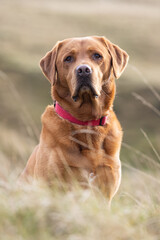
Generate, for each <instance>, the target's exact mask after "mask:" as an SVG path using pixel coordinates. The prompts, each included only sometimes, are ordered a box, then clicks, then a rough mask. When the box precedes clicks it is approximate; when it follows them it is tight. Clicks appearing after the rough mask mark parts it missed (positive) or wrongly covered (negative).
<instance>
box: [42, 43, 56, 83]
mask: <svg viewBox="0 0 160 240" xmlns="http://www.w3.org/2000/svg"><path fill="white" fill-rule="evenodd" d="M58 46H59V42H58V43H57V44H56V45H55V46H54V47H53V49H52V50H51V51H50V52H48V53H46V55H45V56H44V57H43V58H42V59H41V61H40V67H41V69H42V72H43V74H44V75H45V76H46V78H47V79H48V80H49V81H50V83H51V85H52V86H53V85H54V84H55V82H56V72H57V71H56V58H57V52H58Z"/></svg>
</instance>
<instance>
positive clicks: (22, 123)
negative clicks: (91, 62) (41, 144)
mask: <svg viewBox="0 0 160 240" xmlns="http://www.w3.org/2000/svg"><path fill="white" fill-rule="evenodd" d="M159 22H160V16H159V1H156V0H152V1H151V0H148V1H105V0H101V1H91V0H88V1H81V2H79V1H71V0H69V1H64V0H60V1H51V0H47V1H42V0H35V1H30V0H29V1H23V0H21V1H20V0H14V1H12V2H11V1H9V0H5V1H4V0H2V1H1V8H0V23H1V24H0V45H1V48H0V116H1V122H0V164H1V168H0V239H4V240H13V239H14V240H23V239H25V240H26V239H28V240H32V239H34V240H35V239H38V240H41V239H43V240H45V239H46V240H50V239H56V240H57V239H60V240H61V239H67V240H81V239H86V240H89V239H100V240H103V239H105V240H106V239H109V240H117V239H119V240H132V239H133V240H134V239H138V240H139V239H140V240H141V239H145V240H159V239H160V230H159V229H160V205H159V202H160V190H159V189H160V177H159V170H160V162H159V159H160V157H159V156H160V155H159V101H160V97H159V90H160V85H159V75H160V69H159V62H158V61H159V54H160V53H159V49H160V45H159V37H160V30H159ZM153 31H154V34H152V33H153ZM85 35H105V36H106V37H108V38H109V39H110V40H111V41H113V42H114V43H116V44H118V45H120V46H121V47H122V48H124V49H125V50H126V51H127V52H128V53H129V55H130V62H129V65H128V67H127V69H126V71H125V72H124V74H123V75H122V77H121V79H119V80H118V81H117V96H116V99H115V111H116V113H117V115H118V118H119V119H120V122H121V124H122V126H123V129H124V139H123V145H122V151H121V160H122V167H123V174H122V184H121V187H120V190H119V192H118V193H117V195H116V196H115V198H114V200H113V202H112V206H111V209H110V211H109V210H108V208H107V203H106V200H105V199H104V198H103V196H102V195H101V194H100V193H99V192H98V191H97V190H96V191H95V192H94V191H93V189H92V188H91V187H90V186H89V187H88V189H85V190H84V189H82V188H81V187H80V186H76V187H73V188H72V189H70V190H67V189H66V188H64V189H63V190H62V189H60V188H59V184H57V185H56V186H55V188H54V189H48V188H47V187H46V186H44V184H42V185H37V184H35V185H33V186H27V185H26V186H23V187H20V186H18V185H17V184H16V180H17V176H18V175H19V173H20V172H21V171H22V169H23V168H24V166H25V164H26V161H27V159H28V157H29V155H30V153H31V152H32V150H33V148H34V146H35V145H36V144H37V142H38V138H39V134H40V129H41V124H40V115H41V113H42V112H43V111H44V108H45V106H46V105H47V104H52V100H51V98H50V86H49V83H48V82H47V81H46V80H44V77H43V75H42V73H41V72H40V69H39V67H38V62H39V60H40V58H41V57H42V56H43V55H44V54H45V52H46V51H48V50H50V49H51V48H52V46H53V45H54V44H55V42H56V41H58V40H61V39H64V38H66V37H72V36H85Z"/></svg>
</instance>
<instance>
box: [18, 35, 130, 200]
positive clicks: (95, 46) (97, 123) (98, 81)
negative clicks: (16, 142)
mask: <svg viewBox="0 0 160 240" xmlns="http://www.w3.org/2000/svg"><path fill="white" fill-rule="evenodd" d="M128 59H129V56H128V54H127V53H126V52H125V51H124V50H122V49H121V48H119V47H118V46H117V45H115V44H113V43H111V42H110V41H109V40H107V39H106V38H105V37H99V36H92V37H82V38H70V39H65V40H63V41H59V42H57V44H56V45H55V46H54V47H53V49H52V50H51V51H49V52H48V53H47V54H46V55H45V56H44V57H43V58H42V59H41V61H40V67H41V69H42V72H43V73H44V75H45V77H46V78H47V79H48V80H49V82H50V83H51V96H52V98H53V100H54V103H55V104H54V105H49V106H47V108H46V110H45V112H44V113H43V115H42V118H41V120H42V131H41V135H40V142H39V144H38V145H37V146H36V147H35V149H34V151H33V153H32V154H31V156H30V158H29V160H28V162H27V165H26V167H25V169H24V171H23V172H22V174H21V177H20V178H21V179H25V180H27V181H29V179H31V178H33V179H43V180H45V181H46V182H47V183H49V184H51V183H52V182H53V181H54V179H60V180H62V181H64V182H69V183H71V182H72V180H73V178H74V179H76V180H77V181H78V182H80V183H82V182H84V181H86V176H87V177H88V178H87V179H89V180H90V181H91V182H92V184H93V186H95V187H97V188H98V189H100V190H101V191H102V192H103V194H104V195H105V196H106V198H107V199H108V200H109V201H111V200H112V198H113V196H114V195H115V194H116V192H117V190H118V188H119V185H120V182H121V162H120V159H119V155H120V148H121V141H122V135H123V132H122V128H121V125H120V123H119V121H118V119H117V117H116V115H115V113H114V111H113V101H114V97H115V92H116V86H115V79H118V78H119V77H120V76H121V74H122V72H123V71H124V69H125V67H126V65H127V62H128Z"/></svg>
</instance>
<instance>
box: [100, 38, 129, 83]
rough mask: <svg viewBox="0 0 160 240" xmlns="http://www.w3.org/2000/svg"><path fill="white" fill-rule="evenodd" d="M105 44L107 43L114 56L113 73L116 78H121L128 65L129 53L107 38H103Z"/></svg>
mask: <svg viewBox="0 0 160 240" xmlns="http://www.w3.org/2000/svg"><path fill="white" fill-rule="evenodd" d="M103 39H104V41H105V44H106V45H107V48H108V51H109V53H110V55H111V57H112V65H113V73H114V76H115V78H117V79H118V78H119V77H120V76H121V74H122V72H123V71H124V69H125V67H126V66H127V63H128V60H129V56H128V54H127V53H126V52H125V51H124V50H123V49H121V48H120V47H118V46H117V45H115V44H113V43H111V42H110V41H109V40H107V39H106V38H103Z"/></svg>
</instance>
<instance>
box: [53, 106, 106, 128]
mask: <svg viewBox="0 0 160 240" xmlns="http://www.w3.org/2000/svg"><path fill="white" fill-rule="evenodd" d="M54 109H55V112H56V113H57V114H58V115H59V116H60V117H61V118H63V119H65V120H68V121H69V122H71V123H74V124H78V125H83V126H104V125H106V124H107V123H108V120H109V119H108V118H109V115H106V116H103V117H101V118H99V119H97V120H91V121H80V120H78V119H77V118H75V117H74V116H72V115H71V114H70V113H69V112H67V111H66V110H65V109H64V108H62V107H61V106H60V105H59V103H57V102H55V103H54Z"/></svg>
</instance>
